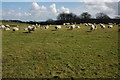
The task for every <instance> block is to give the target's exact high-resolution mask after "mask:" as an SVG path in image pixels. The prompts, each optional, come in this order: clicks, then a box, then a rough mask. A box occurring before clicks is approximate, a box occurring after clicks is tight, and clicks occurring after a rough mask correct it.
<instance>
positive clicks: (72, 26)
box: [66, 25, 76, 30]
mask: <svg viewBox="0 0 120 80" xmlns="http://www.w3.org/2000/svg"><path fill="white" fill-rule="evenodd" d="M75 27H76V26H75V25H71V26H66V28H70V29H71V30H72V29H74V28H75Z"/></svg>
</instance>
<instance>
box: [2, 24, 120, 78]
mask: <svg viewBox="0 0 120 80" xmlns="http://www.w3.org/2000/svg"><path fill="white" fill-rule="evenodd" d="M3 24H9V25H10V24H17V25H19V28H20V30H19V31H16V32H13V31H11V30H10V31H4V30H2V71H3V72H2V77H3V78H53V77H60V78H118V77H120V75H119V73H118V66H119V62H118V26H117V25H114V27H113V28H111V29H109V28H105V29H101V28H100V26H99V25H96V26H97V27H98V29H97V30H95V31H92V32H90V31H89V27H88V26H84V25H80V24H77V25H79V26H81V28H79V29H73V30H69V29H66V28H65V26H62V28H61V29H59V30H55V29H54V26H55V25H51V26H49V27H50V28H49V29H46V30H42V29H40V28H37V30H36V31H34V32H32V33H25V31H24V30H23V29H24V28H25V27H27V26H28V25H29V24H22V23H14V22H3ZM106 25H107V24H106Z"/></svg>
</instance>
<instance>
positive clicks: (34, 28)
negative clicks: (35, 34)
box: [28, 26, 36, 33]
mask: <svg viewBox="0 0 120 80" xmlns="http://www.w3.org/2000/svg"><path fill="white" fill-rule="evenodd" d="M35 30H36V27H35V26H33V27H31V26H28V32H29V33H30V32H31V31H35Z"/></svg>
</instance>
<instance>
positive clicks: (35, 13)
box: [0, 0, 118, 21]
mask: <svg viewBox="0 0 120 80" xmlns="http://www.w3.org/2000/svg"><path fill="white" fill-rule="evenodd" d="M65 1H66V0H65ZM0 5H1V4H0ZM62 12H65V13H71V12H72V13H75V14H77V15H80V14H81V13H82V12H88V13H90V14H91V15H92V17H95V14H96V13H99V12H103V13H106V14H107V15H109V16H110V17H111V18H113V17H115V16H117V15H118V0H102V1H101V0H82V1H80V0H78V1H74V2H72V0H71V1H69V2H68V1H66V2H59V0H58V2H57V1H56V2H55V1H54V2H52V1H51V2H50V1H48V2H42V1H41V2H37V0H34V1H28V2H27V1H26V2H25V0H24V2H14V0H13V1H11V2H7V0H4V2H2V9H1V10H0V13H2V14H0V15H1V16H2V19H7V20H10V19H12V20H13V19H18V20H23V21H33V20H35V21H44V20H48V19H56V17H57V15H58V14H59V13H62Z"/></svg>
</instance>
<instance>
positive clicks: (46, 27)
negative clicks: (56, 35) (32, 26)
mask: <svg viewBox="0 0 120 80" xmlns="http://www.w3.org/2000/svg"><path fill="white" fill-rule="evenodd" d="M40 28H41V29H48V28H49V26H48V25H47V26H45V27H40Z"/></svg>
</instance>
